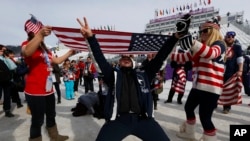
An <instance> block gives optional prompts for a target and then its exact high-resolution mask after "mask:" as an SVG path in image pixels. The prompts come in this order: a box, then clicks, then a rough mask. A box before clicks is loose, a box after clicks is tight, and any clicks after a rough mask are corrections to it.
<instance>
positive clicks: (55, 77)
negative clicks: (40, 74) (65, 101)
mask: <svg viewBox="0 0 250 141" xmlns="http://www.w3.org/2000/svg"><path fill="white" fill-rule="evenodd" d="M56 57H57V56H56ZM52 67H53V71H52V72H53V85H54V87H55V89H56V94H57V104H60V103H61V89H60V84H61V79H60V77H61V76H60V75H61V69H60V67H59V65H58V64H55V63H53V64H52Z"/></svg>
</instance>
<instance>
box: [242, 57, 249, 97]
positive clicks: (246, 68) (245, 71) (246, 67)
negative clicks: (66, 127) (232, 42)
mask: <svg viewBox="0 0 250 141" xmlns="http://www.w3.org/2000/svg"><path fill="white" fill-rule="evenodd" d="M243 57H244V65H243V73H242V79H243V85H244V90H245V94H246V95H248V96H250V55H248V54H245V55H244V56H243Z"/></svg>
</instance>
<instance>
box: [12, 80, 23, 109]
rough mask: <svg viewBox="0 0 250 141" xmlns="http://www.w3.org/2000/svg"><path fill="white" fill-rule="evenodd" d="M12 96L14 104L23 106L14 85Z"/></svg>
mask: <svg viewBox="0 0 250 141" xmlns="http://www.w3.org/2000/svg"><path fill="white" fill-rule="evenodd" d="M10 95H11V99H12V102H14V103H16V104H17V105H21V99H20V96H19V92H18V89H17V87H16V86H15V85H14V84H13V83H12V85H11V89H10Z"/></svg>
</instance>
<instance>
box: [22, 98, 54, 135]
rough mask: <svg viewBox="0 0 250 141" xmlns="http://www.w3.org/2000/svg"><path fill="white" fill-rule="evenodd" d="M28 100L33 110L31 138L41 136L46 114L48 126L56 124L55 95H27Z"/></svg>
mask: <svg viewBox="0 0 250 141" xmlns="http://www.w3.org/2000/svg"><path fill="white" fill-rule="evenodd" d="M25 96H26V100H27V102H28V106H29V108H30V111H31V127H30V138H31V139H32V138H36V137H39V136H41V127H42V125H43V123H44V116H45V115H46V127H52V126H54V125H55V124H56V122H55V116H56V110H55V95H54V94H51V95H48V96H31V95H27V94H25Z"/></svg>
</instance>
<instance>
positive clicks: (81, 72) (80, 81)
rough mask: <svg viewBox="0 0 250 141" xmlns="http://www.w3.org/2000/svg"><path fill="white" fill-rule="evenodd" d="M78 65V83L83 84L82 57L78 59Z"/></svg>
mask: <svg viewBox="0 0 250 141" xmlns="http://www.w3.org/2000/svg"><path fill="white" fill-rule="evenodd" d="M78 66H79V68H80V74H79V84H80V85H82V86H84V80H83V70H84V66H85V64H84V61H83V59H82V58H80V59H79V62H78Z"/></svg>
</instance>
